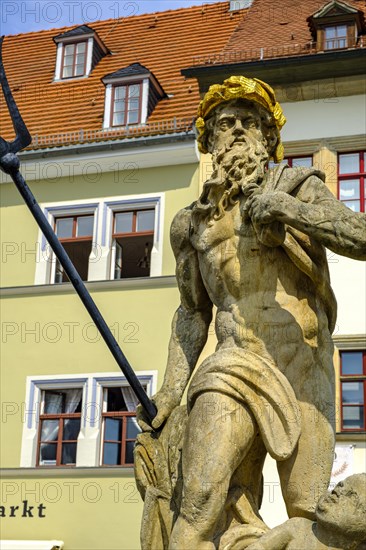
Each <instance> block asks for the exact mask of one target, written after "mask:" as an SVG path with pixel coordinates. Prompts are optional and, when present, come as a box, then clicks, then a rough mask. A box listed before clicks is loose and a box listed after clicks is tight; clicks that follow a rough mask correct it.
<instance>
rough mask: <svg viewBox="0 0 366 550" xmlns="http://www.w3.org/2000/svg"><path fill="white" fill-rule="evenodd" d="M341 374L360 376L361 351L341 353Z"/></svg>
mask: <svg viewBox="0 0 366 550" xmlns="http://www.w3.org/2000/svg"><path fill="white" fill-rule="evenodd" d="M341 357H342V374H362V351H349V352H343V353H342V354H341Z"/></svg>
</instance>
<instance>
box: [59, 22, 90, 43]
mask: <svg viewBox="0 0 366 550" xmlns="http://www.w3.org/2000/svg"><path fill="white" fill-rule="evenodd" d="M91 33H94V30H93V29H92V28H90V27H88V25H81V26H80V27H76V28H75V29H71V30H70V31H66V32H63V33H61V34H58V35H57V36H54V37H53V39H54V40H55V41H56V40H60V38H71V37H74V36H83V34H91Z"/></svg>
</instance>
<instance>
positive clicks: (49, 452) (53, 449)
mask: <svg viewBox="0 0 366 550" xmlns="http://www.w3.org/2000/svg"><path fill="white" fill-rule="evenodd" d="M56 454H57V445H56V443H53V444H52V443H41V447H40V454H39V463H40V465H41V466H46V465H48V466H55V465H56Z"/></svg>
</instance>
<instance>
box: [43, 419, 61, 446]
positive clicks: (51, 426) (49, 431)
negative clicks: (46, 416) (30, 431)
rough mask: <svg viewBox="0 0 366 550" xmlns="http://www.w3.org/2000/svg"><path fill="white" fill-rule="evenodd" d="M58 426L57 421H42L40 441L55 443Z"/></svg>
mask: <svg viewBox="0 0 366 550" xmlns="http://www.w3.org/2000/svg"><path fill="white" fill-rule="evenodd" d="M58 425H59V421H58V420H42V431H41V441H56V440H57V436H58Z"/></svg>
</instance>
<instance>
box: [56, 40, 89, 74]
mask: <svg viewBox="0 0 366 550" xmlns="http://www.w3.org/2000/svg"><path fill="white" fill-rule="evenodd" d="M87 50H88V43H87V41H83V42H75V43H74V44H65V45H64V48H63V52H62V53H63V55H62V70H61V78H72V77H75V76H84V75H85V74H86V60H87Z"/></svg>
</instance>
